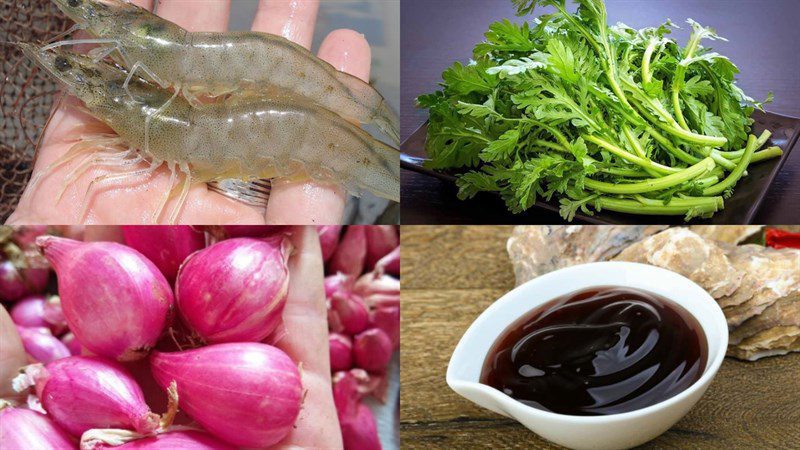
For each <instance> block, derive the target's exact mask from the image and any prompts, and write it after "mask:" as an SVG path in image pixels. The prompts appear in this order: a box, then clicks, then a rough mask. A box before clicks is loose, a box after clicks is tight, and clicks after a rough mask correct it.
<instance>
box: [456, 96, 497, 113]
mask: <svg viewBox="0 0 800 450" xmlns="http://www.w3.org/2000/svg"><path fill="white" fill-rule="evenodd" d="M456 108H457V109H458V112H459V113H460V114H467V115H470V116H472V117H486V116H493V115H494V116H497V115H499V114H498V113H497V111H495V110H494V99H492V97H489V99H488V100H486V102H484V103H483V104H482V105H476V104H475V103H464V102H461V101H459V102H458V105H457V106H456Z"/></svg>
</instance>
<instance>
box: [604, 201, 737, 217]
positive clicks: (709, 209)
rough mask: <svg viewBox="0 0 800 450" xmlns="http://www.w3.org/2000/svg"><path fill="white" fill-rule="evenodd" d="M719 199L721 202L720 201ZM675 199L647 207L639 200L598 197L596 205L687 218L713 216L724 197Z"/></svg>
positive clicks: (642, 213) (611, 209)
mask: <svg viewBox="0 0 800 450" xmlns="http://www.w3.org/2000/svg"><path fill="white" fill-rule="evenodd" d="M718 199H719V200H718ZM676 200H677V199H674V200H673V201H671V202H670V203H669V204H667V205H664V204H663V203H661V204H660V205H647V204H643V203H641V202H640V201H637V200H626V199H619V198H613V197H598V198H597V199H596V200H595V203H596V204H597V205H598V206H599V207H600V208H602V209H608V210H610V211H617V212H623V213H629V214H641V215H651V216H685V215H687V214H689V213H690V212H691V213H693V215H694V216H698V215H705V214H712V213H715V212H717V211H719V210H720V209H721V208H720V201H721V200H722V197H711V198H707V199H704V198H701V199H698V200H697V201H694V202H691V203H686V202H682V203H681V204H676Z"/></svg>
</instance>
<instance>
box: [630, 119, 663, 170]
mask: <svg viewBox="0 0 800 450" xmlns="http://www.w3.org/2000/svg"><path fill="white" fill-rule="evenodd" d="M622 132H623V134H625V139H627V140H628V143H629V144H631V147H632V148H633V151H634V152H636V155H637V156H639V157H640V158H644V159H647V153H645V151H644V149H643V148H642V144H641V142H639V139H636V136H634V135H633V132H632V131H631V129H630V127H629V126H627V125H623V126H622ZM644 170H645V171H646V172H647V173H649V174H650V176H653V177H660V176H661V174H660V173H658V172H656V171H655V170H653V169H651V168H649V167H645V169H644Z"/></svg>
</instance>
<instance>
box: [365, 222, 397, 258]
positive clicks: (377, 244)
mask: <svg viewBox="0 0 800 450" xmlns="http://www.w3.org/2000/svg"><path fill="white" fill-rule="evenodd" d="M366 235H367V265H366V268H367V269H371V268H373V267H375V263H377V262H378V261H379V260H380V259H381V258H383V257H384V256H386V255H388V254H389V252H391V251H392V250H394V249H395V248H396V247H397V246H398V245H400V236H398V235H397V228H396V227H395V226H393V225H374V226H370V227H367V228H366Z"/></svg>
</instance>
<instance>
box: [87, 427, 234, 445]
mask: <svg viewBox="0 0 800 450" xmlns="http://www.w3.org/2000/svg"><path fill="white" fill-rule="evenodd" d="M98 448H102V449H106V448H107V449H124V450H139V449H141V450H145V449H146V450H234V449H235V447H232V446H230V445H228V444H226V443H224V442H222V441H220V440H218V439H216V438H214V437H213V436H211V435H210V434H207V433H203V432H200V431H195V430H182V431H168V432H166V433H162V434H158V435H156V436H152V437H146V438H144V439H137V440H135V441H131V442H128V443H125V444H122V445H120V446H116V447H111V446H105V445H102V446H100V447H98Z"/></svg>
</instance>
